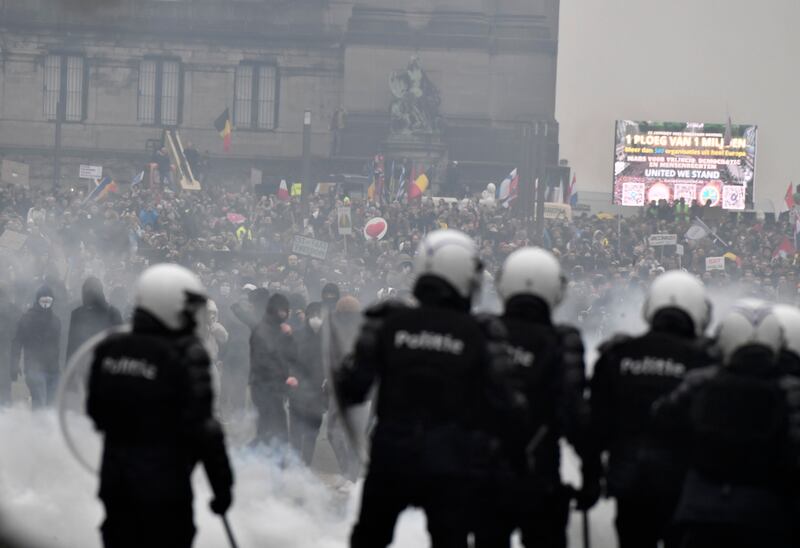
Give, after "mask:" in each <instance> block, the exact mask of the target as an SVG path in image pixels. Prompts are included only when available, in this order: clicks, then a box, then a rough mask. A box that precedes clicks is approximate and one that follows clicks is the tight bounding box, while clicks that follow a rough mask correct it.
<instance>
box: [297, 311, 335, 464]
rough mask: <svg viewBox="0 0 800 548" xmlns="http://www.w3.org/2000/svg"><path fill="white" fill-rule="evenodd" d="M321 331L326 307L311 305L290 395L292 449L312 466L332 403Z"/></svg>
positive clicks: (298, 348)
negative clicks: (324, 417) (326, 389)
mask: <svg viewBox="0 0 800 548" xmlns="http://www.w3.org/2000/svg"><path fill="white" fill-rule="evenodd" d="M321 327H322V307H321V305H320V303H311V304H309V305H308V306H307V307H306V310H305V327H304V328H303V329H302V330H300V332H299V333H298V334H297V363H296V364H295V368H294V370H293V371H291V375H292V378H294V380H295V381H296V385H295V386H294V388H293V389H292V390H291V392H290V394H289V402H290V407H289V409H290V411H291V419H292V420H291V428H292V431H291V441H292V447H293V448H294V450H295V451H297V453H298V454H299V455H300V456H301V457H302V459H303V462H305V463H306V464H311V460H312V459H313V457H314V445H315V443H316V441H317V435H318V434H319V427H320V426H321V425H322V415H323V413H325V408H326V406H327V403H328V400H327V398H326V396H325V392H324V390H323V388H322V385H323V383H324V382H325V371H324V370H323V366H322V339H321V336H320V328H321ZM293 384H294V383H293Z"/></svg>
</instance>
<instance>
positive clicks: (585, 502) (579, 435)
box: [475, 248, 600, 548]
mask: <svg viewBox="0 0 800 548" xmlns="http://www.w3.org/2000/svg"><path fill="white" fill-rule="evenodd" d="M565 287H566V279H565V278H564V276H563V274H562V273H561V266H560V265H559V263H558V260H557V259H556V258H555V257H554V256H553V254H552V253H550V252H548V251H545V250H543V249H536V248H523V249H519V250H517V251H514V252H513V253H512V254H511V255H509V256H508V258H507V259H506V261H505V263H504V264H503V267H502V269H501V271H500V273H499V275H498V280H497V292H498V294H499V295H500V296H501V297H502V298H503V300H504V302H505V311H504V313H503V315H502V317H501V320H502V322H503V324H504V325H505V327H506V329H507V331H508V341H509V350H510V354H511V357H512V361H513V368H512V369H511V370H510V371H509V377H510V378H511V379H512V380H513V382H514V384H515V388H516V389H517V390H519V391H521V392H522V393H524V394H525V396H526V399H527V401H528V414H527V417H526V420H525V422H524V423H522V424H520V425H519V428H520V429H521V430H522V431H523V432H524V433H523V435H522V438H521V439H522V440H523V441H524V445H522V446H520V447H517V448H516V451H515V454H513V455H512V456H511V458H512V460H513V461H515V462H513V466H512V467H511V469H512V471H514V472H515V473H513V474H511V475H503V474H502V473H500V474H498V475H496V476H495V477H492V475H491V474H490V475H489V476H488V478H487V479H488V481H487V489H486V490H487V491H488V494H487V493H481V490H479V491H478V497H477V498H478V499H479V500H486V499H488V500H490V501H491V504H482V505H479V506H478V508H479V509H481V510H482V512H479V513H483V514H484V519H483V520H480V519H476V520H475V521H476V522H478V526H477V527H476V545H477V546H490V547H500V546H509V542H510V536H511V533H512V532H513V530H514V529H516V528H518V527H519V528H520V530H521V533H522V541H523V544H524V545H525V546H536V547H553V548H556V547H565V546H566V545H567V539H566V526H567V521H568V517H569V505H570V500H571V493H570V491H569V490H568V489H567V488H566V487H565V486H564V485H562V483H561V477H560V464H561V462H560V448H559V439H560V438H562V437H566V438H567V439H568V440H569V441H570V442H571V444H572V445H573V446H574V447H575V448H576V449H577V450H578V454H579V455H580V456H581V459H582V463H583V487H582V489H581V491H580V492H579V494H578V502H579V505H578V506H579V508H580V509H581V510H588V509H589V508H590V507H591V506H593V505H594V503H595V502H596V501H597V499H598V497H599V495H600V460H599V454H598V452H597V451H596V450H593V447H592V445H591V442H590V440H589V439H588V437H587V434H588V427H589V424H588V422H589V410H588V402H587V401H586V400H585V399H584V390H585V388H586V375H585V368H584V362H583V343H582V341H581V336H580V333H579V332H578V331H577V330H575V329H574V328H570V327H566V326H556V325H555V324H554V323H553V320H552V313H553V311H554V310H555V308H556V307H557V306H558V304H559V303H560V302H561V300H562V298H563V296H564V290H565ZM500 472H502V470H500ZM480 521H483V522H484V523H485V526H484V527H481V526H480Z"/></svg>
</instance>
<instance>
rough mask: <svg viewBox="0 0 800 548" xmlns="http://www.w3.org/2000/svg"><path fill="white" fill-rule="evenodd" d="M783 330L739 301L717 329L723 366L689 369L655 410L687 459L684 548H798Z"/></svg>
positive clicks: (762, 310) (753, 304) (757, 304)
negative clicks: (782, 355) (794, 540)
mask: <svg viewBox="0 0 800 548" xmlns="http://www.w3.org/2000/svg"><path fill="white" fill-rule="evenodd" d="M783 333H784V332H783V328H782V326H781V322H780V320H779V319H778V317H777V315H776V314H775V313H774V312H773V311H772V309H771V307H770V306H769V305H768V304H767V303H764V302H762V301H758V300H755V299H746V300H743V301H740V302H738V303H737V304H736V305H735V306H734V307H733V309H732V310H731V312H730V313H729V314H727V315H726V316H725V318H723V320H722V321H721V322H720V325H719V328H718V332H717V345H718V347H719V350H720V351H721V354H722V366H715V367H708V368H704V369H702V370H697V371H693V372H691V373H689V374H688V375H687V376H686V380H685V381H684V383H683V384H682V385H681V386H680V387H679V388H678V389H677V390H675V391H674V392H673V393H672V394H670V395H669V396H668V397H666V398H663V399H662V400H661V401H659V402H657V403H656V405H655V409H654V413H655V415H656V418H657V419H658V420H660V421H663V422H664V424H665V426H667V427H669V428H671V429H674V430H675V431H676V432H677V433H679V434H680V435H681V437H680V438H679V441H682V442H683V443H685V445H686V447H687V449H688V454H689V455H690V461H689V472H688V474H687V475H686V480H685V482H684V484H683V491H682V494H681V497H680V502H679V503H678V507H677V511H676V515H675V518H676V521H677V523H679V524H680V525H681V526H682V527H683V528H684V530H685V536H684V540H683V544H682V546H683V547H684V548H701V547H703V548H704V547H707V546H727V547H735V548H756V547H760V546H769V547H770V548H788V547H789V546H794V545H795V544H793V543H792V542H791V518H790V515H791V505H790V498H789V497H790V495H791V494H792V482H790V481H787V478H788V477H789V476H790V474H791V473H792V468H793V463H792V462H791V460H790V459H787V456H789V455H791V451H790V442H789V415H788V408H787V405H786V398H785V394H784V393H783V391H782V390H781V389H780V377H781V370H780V367H779V358H780V353H781V348H782V346H783V345H784V343H785V339H784V334H783Z"/></svg>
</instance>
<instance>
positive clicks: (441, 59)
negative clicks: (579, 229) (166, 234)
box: [0, 0, 559, 184]
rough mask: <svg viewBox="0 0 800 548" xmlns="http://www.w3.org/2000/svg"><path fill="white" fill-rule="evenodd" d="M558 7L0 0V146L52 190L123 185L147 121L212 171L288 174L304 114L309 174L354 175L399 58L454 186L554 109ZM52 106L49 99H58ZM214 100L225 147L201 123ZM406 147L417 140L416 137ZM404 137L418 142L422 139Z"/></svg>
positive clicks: (553, 143)
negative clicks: (102, 171) (435, 125)
mask: <svg viewBox="0 0 800 548" xmlns="http://www.w3.org/2000/svg"><path fill="white" fill-rule="evenodd" d="M558 9H559V1H558V0H400V1H398V0H238V1H231V0H0V156H1V157H2V158H4V159H10V160H15V161H23V162H25V163H28V164H29V165H30V166H31V182H32V184H42V183H48V182H52V181H53V163H54V162H53V157H54V151H55V126H56V119H57V118H60V119H61V120H62V123H61V124H60V125H61V151H62V152H61V154H62V169H61V184H65V183H66V184H72V182H73V181H76V180H77V173H78V167H77V166H78V164H81V163H90V164H99V165H103V166H105V168H106V169H107V170H109V171H110V172H111V173H112V174H113V175H114V177H115V178H117V179H118V180H127V179H129V178H130V176H132V175H133V173H135V172H136V171H137V170H138V169H140V167H139V166H141V165H142V163H143V162H144V161H146V160H147V159H148V157H149V155H150V153H151V152H150V150H149V149H150V148H152V147H153V146H155V144H156V143H157V142H158V141H159V140H160V139H161V136H162V130H163V129H164V128H171V127H176V128H178V130H179V131H180V134H181V136H182V137H183V139H184V140H190V141H192V142H194V143H195V145H196V146H197V148H198V149H200V150H201V151H208V153H209V156H210V157H211V163H212V165H213V166H215V167H214V170H216V171H218V173H219V174H221V176H224V177H231V178H233V179H235V178H237V177H240V176H241V177H245V178H248V180H249V172H250V168H252V167H257V168H260V169H262V170H263V172H264V173H265V174H271V175H276V176H280V177H285V178H295V179H296V178H297V177H298V176H299V173H300V165H301V161H300V158H301V151H302V123H303V113H304V111H306V110H310V111H311V122H312V146H311V152H312V158H313V161H312V165H313V173H314V177H315V178H322V177H324V175H325V174H328V173H341V172H349V173H353V172H360V171H361V170H362V167H363V165H364V164H365V162H367V161H368V160H369V159H370V158H372V157H373V155H374V154H376V153H378V152H380V151H381V150H382V148H383V147H384V144H385V142H386V140H387V138H388V136H389V125H390V117H389V108H390V104H391V101H392V93H391V92H390V89H389V77H390V74H391V73H392V71H395V70H401V69H403V68H404V67H405V66H406V65H407V64H408V63H409V59H410V58H411V57H412V56H416V57H417V58H418V59H419V61H420V63H421V66H422V67H423V68H424V70H425V72H426V74H427V76H428V77H429V79H430V81H431V82H432V83H433V85H434V86H435V87H436V88H437V90H438V92H439V95H440V98H441V107H440V108H441V111H440V114H441V119H442V124H441V128H440V130H439V135H437V136H436V140H437V141H439V142H440V143H441V147H442V151H443V156H442V157H441V158H439V160H440V161H454V160H455V161H458V162H459V165H460V166H461V176H462V177H463V178H464V180H465V181H466V182H468V181H474V182H480V181H485V180H487V179H498V178H502V176H503V175H504V174H505V173H508V171H509V170H510V169H511V168H513V167H514V166H515V165H516V164H517V163H518V161H519V160H520V158H521V155H524V154H526V151H525V150H522V148H521V147H520V139H519V135H520V125H521V124H524V123H528V122H539V123H541V124H543V125H544V126H545V127H546V130H547V131H546V132H545V133H543V134H542V135H545V134H546V137H543V139H545V140H546V146H545V148H544V150H545V153H544V154H543V156H542V158H543V159H542V161H546V162H547V163H549V164H553V163H556V162H557V159H558V131H557V124H556V122H555V119H554V110H555V82H556V56H557V36H558ZM59 105H61V108H60V109H59ZM226 107H227V108H230V112H231V115H232V118H233V119H232V122H233V125H234V130H233V138H232V146H231V150H230V152H228V153H225V152H223V150H222V140H221V139H220V137H219V135H218V133H217V131H216V130H215V129H214V120H215V119H216V118H217V117H218V116H219V115H220V113H221V112H222V111H223V110H224V109H225V108H226ZM422 139H423V141H424V137H422ZM422 148H423V149H424V143H423V146H422Z"/></svg>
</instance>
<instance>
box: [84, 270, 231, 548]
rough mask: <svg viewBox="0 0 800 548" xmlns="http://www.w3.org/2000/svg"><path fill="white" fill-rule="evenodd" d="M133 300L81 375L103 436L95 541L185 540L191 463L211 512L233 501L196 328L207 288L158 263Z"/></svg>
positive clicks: (183, 543)
mask: <svg viewBox="0 0 800 548" xmlns="http://www.w3.org/2000/svg"><path fill="white" fill-rule="evenodd" d="M135 307H136V308H135V311H134V316H133V329H132V331H131V332H129V333H117V334H112V335H110V336H108V337H107V338H106V339H105V340H103V341H102V342H101V343H100V344H99V345H98V346H97V348H96V349H95V353H94V357H93V362H92V365H91V371H90V376H89V392H88V401H87V409H88V413H89V415H90V416H91V418H92V419H93V420H94V423H95V426H96V427H97V429H98V430H100V431H101V432H102V433H103V434H105V447H104V451H103V460H102V468H101V472H100V493H99V496H100V499H101V500H102V501H103V504H104V505H105V510H106V519H105V522H104V523H103V526H102V536H103V543H104V545H105V546H106V547H107V548H118V547H123V548H127V547H130V548H133V547H138V546H151V547H163V548H167V547H169V548H176V547H188V546H191V544H192V539H193V537H194V532H195V530H194V524H193V517H192V499H193V495H192V487H191V482H190V476H191V473H192V469H193V468H194V466H195V464H196V463H197V462H198V461H200V462H202V463H203V466H204V467H205V470H206V474H207V476H208V478H209V481H210V483H211V487H212V489H213V491H214V499H213V500H212V502H211V508H212V510H213V511H214V512H216V513H218V514H224V513H225V512H226V511H227V509H228V508H229V507H230V505H231V500H232V496H231V487H232V485H233V475H232V473H231V468H230V465H229V462H228V456H227V453H226V450H225V442H224V438H223V433H222V429H221V427H220V425H219V423H218V422H217V421H216V420H215V419H214V417H213V415H212V398H213V394H212V388H211V370H210V363H209V357H208V354H207V353H206V351H205V350H204V348H203V344H202V341H201V340H200V339H199V338H198V336H197V334H196V332H197V327H198V323H199V322H200V321H201V319H200V318H201V316H202V315H203V314H204V313H205V307H206V292H205V288H204V287H203V285H202V283H201V282H200V280H199V279H198V278H197V277H196V276H195V275H194V274H192V273H191V272H189V271H188V270H186V269H185V268H183V267H180V266H177V265H172V264H159V265H156V266H153V267H151V268H149V269H147V270H146V271H145V272H144V273H143V274H142V275H141V276H140V277H139V279H138V281H137V282H136V287H135Z"/></svg>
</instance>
